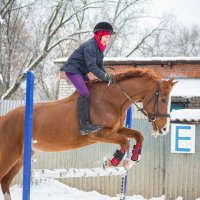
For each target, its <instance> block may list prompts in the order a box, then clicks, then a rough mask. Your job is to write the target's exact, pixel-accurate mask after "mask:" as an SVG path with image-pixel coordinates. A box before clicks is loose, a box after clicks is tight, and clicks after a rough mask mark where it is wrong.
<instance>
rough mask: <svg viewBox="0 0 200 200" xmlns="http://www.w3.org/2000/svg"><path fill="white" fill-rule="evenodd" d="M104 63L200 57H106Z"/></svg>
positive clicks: (198, 59) (193, 59) (188, 59)
mask: <svg viewBox="0 0 200 200" xmlns="http://www.w3.org/2000/svg"><path fill="white" fill-rule="evenodd" d="M67 59H68V58H67V57H64V58H58V59H56V60H54V63H63V62H66V61H67ZM104 61H115V62H124V61H128V62H130V61H133V62H134V61H136V62H137V61H149V62H150V61H200V57H105V58H104Z"/></svg>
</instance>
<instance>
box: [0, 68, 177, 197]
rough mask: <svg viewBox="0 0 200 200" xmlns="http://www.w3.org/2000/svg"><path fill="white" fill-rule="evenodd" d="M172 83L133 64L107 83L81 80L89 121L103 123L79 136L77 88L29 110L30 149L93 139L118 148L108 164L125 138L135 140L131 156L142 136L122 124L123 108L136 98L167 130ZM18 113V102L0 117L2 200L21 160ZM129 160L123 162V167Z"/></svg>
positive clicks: (117, 156) (56, 148)
mask: <svg viewBox="0 0 200 200" xmlns="http://www.w3.org/2000/svg"><path fill="white" fill-rule="evenodd" d="M174 84H175V82H173V80H172V79H171V80H168V81H165V80H162V79H161V77H160V76H159V75H157V74H156V73H155V72H154V71H152V70H149V69H137V68H133V69H130V70H127V71H125V72H123V73H119V74H117V75H115V76H114V83H112V84H110V85H109V86H108V85H107V83H106V82H103V81H100V80H94V81H91V82H89V83H87V86H88V88H89V91H90V94H91V95H90V102H91V103H90V116H91V122H92V123H93V124H99V125H101V126H102V127H103V128H102V130H100V131H98V132H96V133H89V134H88V135H84V136H81V135H80V127H79V118H78V112H77V98H78V95H79V94H78V93H77V92H74V93H73V94H72V95H71V96H70V97H68V98H65V99H62V100H58V101H54V102H49V103H37V104H35V105H34V111H33V139H34V140H37V143H36V144H33V150H41V151H46V152H58V151H66V150H69V149H76V148H80V147H83V146H86V145H90V144H94V143H97V142H104V143H113V144H119V145H120V147H121V149H120V151H119V150H117V151H116V153H115V154H114V155H115V157H114V158H113V160H108V161H107V162H106V167H110V166H111V165H115V166H116V165H118V164H119V162H120V161H121V160H122V157H123V155H124V153H125V152H126V151H127V150H128V149H129V142H128V138H130V139H135V140H136V145H135V148H134V149H133V152H134V153H133V155H132V157H131V159H132V162H134V161H137V160H138V155H139V153H140V149H141V146H142V143H143V139H144V138H143V136H142V134H141V133H140V132H139V131H136V130H132V129H128V128H125V127H124V120H125V115H126V111H127V109H128V108H129V107H130V105H131V104H132V103H133V102H136V101H139V100H140V101H142V103H143V109H141V111H142V112H143V113H144V114H145V115H147V116H148V117H149V121H151V122H152V127H153V130H154V131H155V132H157V134H159V135H163V134H165V133H166V132H168V129H169V114H168V113H169V108H170V95H169V94H170V91H171V88H172V87H173V85H174ZM24 113H25V107H24V106H21V107H18V108H15V109H14V110H12V111H10V112H8V113H7V114H5V115H4V116H1V117H0V183H1V187H2V191H3V194H4V198H5V199H6V200H8V199H11V197H10V192H9V185H10V183H11V181H12V179H13V177H14V176H15V175H16V174H17V173H18V172H19V170H20V169H21V168H22V164H23V142H24ZM112 161H113V162H112ZM129 164H130V163H126V162H125V163H124V167H126V168H129V167H130V166H129Z"/></svg>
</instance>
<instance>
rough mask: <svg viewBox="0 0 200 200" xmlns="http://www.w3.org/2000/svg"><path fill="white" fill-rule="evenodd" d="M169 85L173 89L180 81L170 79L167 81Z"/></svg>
mask: <svg viewBox="0 0 200 200" xmlns="http://www.w3.org/2000/svg"><path fill="white" fill-rule="evenodd" d="M167 83H168V84H169V85H170V86H171V87H173V86H174V85H175V84H176V83H178V81H174V79H173V78H171V79H169V80H168V81H167Z"/></svg>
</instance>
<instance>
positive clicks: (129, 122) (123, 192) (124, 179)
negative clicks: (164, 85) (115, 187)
mask: <svg viewBox="0 0 200 200" xmlns="http://www.w3.org/2000/svg"><path fill="white" fill-rule="evenodd" d="M126 127H127V128H132V108H131V107H130V108H129V109H128V111H127V114H126ZM129 143H130V140H129ZM126 157H127V158H128V157H129V149H128V151H127V152H126ZM127 180H128V171H126V173H125V175H123V176H122V183H121V196H120V200H125V199H126V187H127Z"/></svg>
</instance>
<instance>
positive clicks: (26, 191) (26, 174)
mask: <svg viewBox="0 0 200 200" xmlns="http://www.w3.org/2000/svg"><path fill="white" fill-rule="evenodd" d="M33 89H34V74H33V72H31V71H28V72H27V74H26V111H25V132H24V170H23V195H22V200H30V181H31V180H30V179H31V154H32V119H33Z"/></svg>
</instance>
